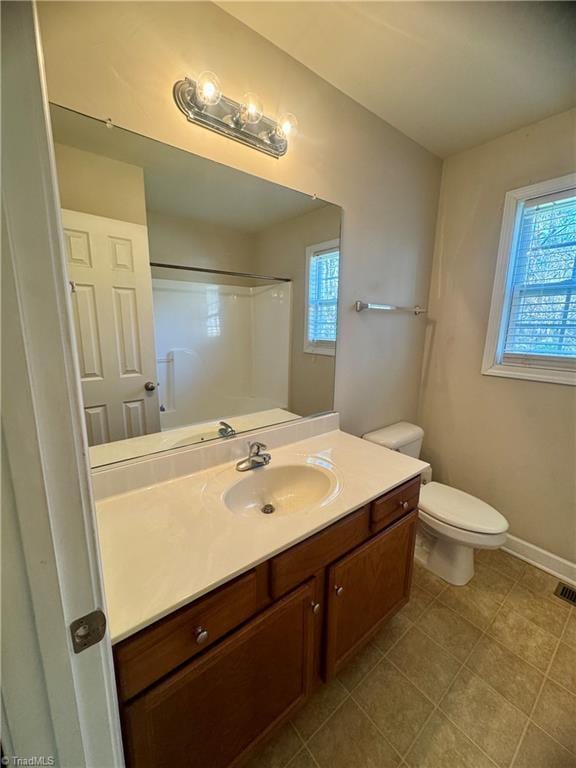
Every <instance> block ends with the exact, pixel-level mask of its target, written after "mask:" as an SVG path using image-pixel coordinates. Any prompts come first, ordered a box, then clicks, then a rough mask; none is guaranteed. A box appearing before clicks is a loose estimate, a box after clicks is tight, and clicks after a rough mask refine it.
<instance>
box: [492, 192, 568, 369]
mask: <svg viewBox="0 0 576 768" xmlns="http://www.w3.org/2000/svg"><path fill="white" fill-rule="evenodd" d="M515 240H516V242H515V248H514V251H515V252H514V255H513V262H512V264H511V268H512V275H511V286H510V297H509V308H508V317H507V325H506V331H505V338H504V344H503V358H502V359H503V362H504V363H508V364H512V365H517V364H522V365H539V366H541V365H542V364H545V365H547V366H549V367H553V366H560V367H565V366H568V367H574V366H575V363H576V190H568V191H567V192H562V193H557V194H554V195H546V196H543V197H536V198H532V199H529V200H526V201H525V202H524V204H523V205H522V206H520V208H519V211H518V222H517V233H516V238H515Z"/></svg>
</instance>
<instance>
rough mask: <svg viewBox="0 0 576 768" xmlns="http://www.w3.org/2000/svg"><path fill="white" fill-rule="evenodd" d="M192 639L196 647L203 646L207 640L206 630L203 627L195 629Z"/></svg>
mask: <svg viewBox="0 0 576 768" xmlns="http://www.w3.org/2000/svg"><path fill="white" fill-rule="evenodd" d="M194 637H195V638H196V642H197V643H198V645H203V644H204V643H205V642H206V640H208V630H207V629H204V627H197V629H196V631H195V632H194Z"/></svg>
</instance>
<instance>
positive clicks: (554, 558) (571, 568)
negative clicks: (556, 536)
mask: <svg viewBox="0 0 576 768" xmlns="http://www.w3.org/2000/svg"><path fill="white" fill-rule="evenodd" d="M502 549H503V550H505V551H506V552H510V554H512V555H515V556H516V557H519V558H520V559H521V560H525V561H526V562H527V563H530V564H531V565H535V566H536V567H537V568H541V569H542V570H543V571H546V572H547V573H551V574H552V576H556V577H557V578H558V579H560V580H561V581H565V582H568V584H571V585H572V586H576V563H571V562H570V561H569V560H564V558H562V557H558V555H553V554H552V553H551V552H547V551H546V550H545V549H540V547H537V546H535V545H534V544H530V543H529V542H527V541H523V540H522V539H518V538H516V536H510V535H509V536H508V539H507V541H506V546H505V547H502Z"/></svg>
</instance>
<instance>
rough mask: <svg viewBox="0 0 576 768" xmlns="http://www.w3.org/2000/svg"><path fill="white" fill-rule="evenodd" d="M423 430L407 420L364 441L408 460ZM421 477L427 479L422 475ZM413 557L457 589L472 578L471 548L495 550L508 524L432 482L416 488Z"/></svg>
mask: <svg viewBox="0 0 576 768" xmlns="http://www.w3.org/2000/svg"><path fill="white" fill-rule="evenodd" d="M423 438H424V431H423V430H422V428H421V427H418V426H416V425H415V424H409V423H408V422H405V421H403V422H399V423H398V424H392V425H391V426H389V427H384V428H383V429H378V430H375V431H374V432H368V433H366V434H365V435H364V439H366V440H369V441H370V442H373V443H376V444H377V445H382V446H383V447H385V448H391V449H392V450H395V451H399V452H400V453H404V454H406V455H409V456H413V457H414V458H418V457H419V455H420V449H421V447H422V440H423ZM427 477H428V478H431V472H430V471H428V473H427ZM418 517H419V531H418V540H417V544H416V555H415V557H416V559H417V560H418V561H419V562H420V563H421V564H422V565H423V566H424V567H425V568H427V569H428V570H429V571H431V572H432V573H434V574H436V575H437V576H440V577H441V578H442V579H444V580H445V581H447V582H448V583H450V584H455V585H457V586H462V585H464V584H467V583H468V582H469V581H470V579H471V578H472V577H473V576H474V550H475V549H498V548H499V547H501V546H502V545H503V544H505V542H506V537H507V535H506V532H507V530H508V521H507V520H506V518H505V517H504V515H502V514H501V513H500V512H498V511H497V510H496V509H494V507H491V506H490V505H489V504H486V503H485V502H484V501H481V500H480V499H478V498H476V497H475V496H472V495H470V494H469V493H465V492H464V491H460V490H458V489H457V488H452V487H451V486H449V485H444V484H442V483H437V482H426V483H425V484H424V485H422V487H421V489H420V502H419V504H418Z"/></svg>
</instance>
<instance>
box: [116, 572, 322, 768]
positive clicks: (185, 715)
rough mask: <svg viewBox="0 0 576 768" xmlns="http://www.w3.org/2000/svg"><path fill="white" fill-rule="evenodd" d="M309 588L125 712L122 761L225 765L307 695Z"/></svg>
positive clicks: (142, 766) (198, 767)
mask: <svg viewBox="0 0 576 768" xmlns="http://www.w3.org/2000/svg"><path fill="white" fill-rule="evenodd" d="M312 598H313V592H312V588H311V585H308V584H307V585H305V586H303V587H300V588H299V589H297V590H296V591H295V592H293V593H291V594H290V595H289V596H288V597H286V598H284V599H283V600H280V601H279V602H277V603H275V604H274V605H273V606H272V607H271V608H269V609H268V610H266V611H264V613H262V614H261V615H260V616H258V618H256V619H254V620H252V621H251V622H249V623H248V624H246V625H245V626H244V627H243V628H242V629H240V630H238V631H237V632H235V633H234V634H233V635H231V636H230V637H229V638H228V639H227V640H224V641H223V642H222V643H220V645H218V646H217V647H215V648H214V649H212V650H210V651H207V652H206V653H205V654H204V655H203V656H202V657H200V658H198V659H197V660H194V661H192V662H190V663H189V664H187V665H185V666H184V667H182V668H181V669H180V670H179V671H177V672H175V673H174V674H172V675H171V676H170V677H169V678H168V679H167V680H166V681H164V682H162V683H159V684H158V685H156V686H154V687H153V688H152V689H151V690H150V691H149V692H148V693H145V694H144V695H143V696H141V697H140V698H138V699H137V700H136V701H134V703H132V704H129V705H128V706H127V707H126V708H125V710H124V733H125V748H126V751H127V758H128V764H129V765H130V766H138V767H139V768H152V767H154V768H161V767H162V766H166V768H168V766H170V768H173V766H175V765H178V766H187V767H188V768H207V767H208V766H209V768H227V767H228V766H234V765H237V764H238V763H240V762H241V761H243V760H244V759H245V757H246V753H247V751H248V750H252V749H254V748H255V747H256V745H257V744H258V742H259V741H260V740H261V739H262V738H265V736H266V735H267V733H268V731H269V730H270V729H271V728H273V727H274V726H275V725H276V724H277V723H278V722H280V721H281V720H283V719H285V718H286V717H288V716H289V715H290V713H291V712H292V711H293V710H294V709H295V708H296V707H297V706H298V705H299V704H300V703H301V702H303V701H304V699H305V698H306V696H307V694H308V691H309V687H310V683H311V678H312V671H313V656H314V646H313V623H314V618H315V614H314V611H313V606H312V603H313V601H312Z"/></svg>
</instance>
